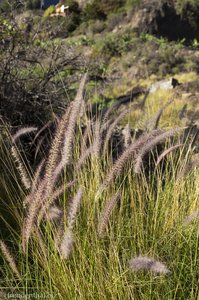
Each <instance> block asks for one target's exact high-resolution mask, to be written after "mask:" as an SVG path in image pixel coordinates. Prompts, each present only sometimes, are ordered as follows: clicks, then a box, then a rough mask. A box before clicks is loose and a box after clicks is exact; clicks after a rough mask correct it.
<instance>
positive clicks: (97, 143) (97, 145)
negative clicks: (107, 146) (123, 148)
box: [92, 120, 102, 158]
mask: <svg viewBox="0 0 199 300" xmlns="http://www.w3.org/2000/svg"><path fill="white" fill-rule="evenodd" d="M100 126H101V124H100V122H99V120H97V121H96V122H95V126H94V129H95V130H94V141H93V147H92V148H93V155H94V156H95V157H96V158H99V157H100V151H101V144H102V137H101V131H100Z"/></svg>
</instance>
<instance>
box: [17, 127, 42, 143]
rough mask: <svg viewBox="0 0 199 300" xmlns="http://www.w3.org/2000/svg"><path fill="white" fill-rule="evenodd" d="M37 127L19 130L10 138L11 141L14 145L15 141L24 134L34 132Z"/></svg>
mask: <svg viewBox="0 0 199 300" xmlns="http://www.w3.org/2000/svg"><path fill="white" fill-rule="evenodd" d="M36 130H37V127H23V128H21V129H19V130H18V131H17V132H16V133H15V134H14V135H13V136H12V141H13V143H16V141H17V140H18V139H19V138H20V137H21V136H22V135H25V134H28V133H31V132H33V131H36Z"/></svg>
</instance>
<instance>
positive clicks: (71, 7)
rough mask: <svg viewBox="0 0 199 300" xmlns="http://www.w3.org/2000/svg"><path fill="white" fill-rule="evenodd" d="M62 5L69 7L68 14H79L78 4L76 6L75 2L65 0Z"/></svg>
mask: <svg viewBox="0 0 199 300" xmlns="http://www.w3.org/2000/svg"><path fill="white" fill-rule="evenodd" d="M64 4H65V5H68V6H69V12H73V13H79V12H80V9H79V4H78V2H77V1H74V0H66V1H65V2H64Z"/></svg>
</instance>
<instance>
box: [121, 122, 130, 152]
mask: <svg viewBox="0 0 199 300" xmlns="http://www.w3.org/2000/svg"><path fill="white" fill-rule="evenodd" d="M122 134H123V136H124V147H125V148H128V146H129V145H130V144H131V129H130V126H129V124H128V123H127V124H126V126H125V127H124V129H123V130H122Z"/></svg>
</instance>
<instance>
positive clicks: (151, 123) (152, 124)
mask: <svg viewBox="0 0 199 300" xmlns="http://www.w3.org/2000/svg"><path fill="white" fill-rule="evenodd" d="M173 101H174V99H171V100H170V101H168V102H167V103H166V104H165V105H164V106H163V107H162V108H161V109H160V110H159V111H158V112H157V113H156V114H155V115H154V116H153V117H152V118H150V119H149V120H147V122H146V123H145V128H146V129H147V130H148V131H151V130H154V129H157V128H158V124H159V122H160V118H161V116H162V114H163V112H164V110H165V109H166V108H167V107H168V106H169V105H170V104H171V103H173Z"/></svg>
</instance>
